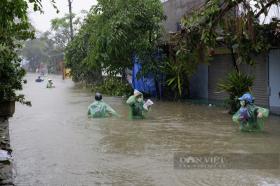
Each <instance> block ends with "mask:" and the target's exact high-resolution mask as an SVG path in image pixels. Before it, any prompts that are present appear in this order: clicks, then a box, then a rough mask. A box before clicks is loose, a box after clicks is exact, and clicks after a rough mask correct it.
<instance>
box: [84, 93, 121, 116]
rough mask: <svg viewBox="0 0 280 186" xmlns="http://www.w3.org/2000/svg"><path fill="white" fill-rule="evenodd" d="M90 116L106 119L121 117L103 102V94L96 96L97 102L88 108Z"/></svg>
mask: <svg viewBox="0 0 280 186" xmlns="http://www.w3.org/2000/svg"><path fill="white" fill-rule="evenodd" d="M88 116H89V117H93V118H105V117H109V116H119V115H118V114H117V112H116V111H115V110H114V109H112V108H111V107H110V106H109V105H108V104H106V103H105V102H104V101H103V100H102V94H100V93H99V92H97V93H96V94H95V101H94V102H93V103H92V104H90V105H89V107H88Z"/></svg>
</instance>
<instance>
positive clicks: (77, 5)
mask: <svg viewBox="0 0 280 186" xmlns="http://www.w3.org/2000/svg"><path fill="white" fill-rule="evenodd" d="M42 4H43V10H44V14H40V13H39V12H36V13H34V12H33V11H30V12H31V13H30V14H29V17H30V19H31V23H32V24H33V26H35V28H36V29H37V30H39V31H47V30H49V29H50V25H51V24H50V20H51V19H53V18H56V17H62V16H63V15H64V14H65V13H68V0H56V5H57V7H58V9H59V11H60V12H59V14H57V13H56V11H55V9H54V8H53V7H52V5H51V3H50V0H42ZM94 4H96V0H73V3H72V6H73V13H76V14H78V13H79V12H80V11H81V10H89V9H90V8H91V6H92V5H94Z"/></svg>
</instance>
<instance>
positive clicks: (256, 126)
mask: <svg viewBox="0 0 280 186" xmlns="http://www.w3.org/2000/svg"><path fill="white" fill-rule="evenodd" d="M238 99H239V101H240V105H241V107H240V109H239V110H238V111H237V112H236V113H235V114H234V115H233V117H232V120H233V121H234V122H235V123H237V124H239V126H240V127H239V128H240V130H241V131H245V132H252V131H262V130H263V128H264V120H265V119H266V118H267V117H268V115H269V110H268V109H266V108H262V107H258V106H256V105H255V104H254V100H255V99H254V97H253V96H252V95H251V94H250V93H245V94H243V96H242V97H240V98H238Z"/></svg>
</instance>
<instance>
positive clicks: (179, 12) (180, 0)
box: [163, 0, 204, 33]
mask: <svg viewBox="0 0 280 186" xmlns="http://www.w3.org/2000/svg"><path fill="white" fill-rule="evenodd" d="M202 2H204V0H169V1H166V2H164V3H163V8H164V14H165V15H166V16H167V20H166V21H165V22H164V28H165V30H166V32H167V33H168V32H175V31H177V27H178V24H180V23H181V18H182V16H183V15H184V14H185V13H186V12H188V11H190V10H191V9H193V8H194V7H197V6H199V5H201V4H202Z"/></svg>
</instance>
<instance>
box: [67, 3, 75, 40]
mask: <svg viewBox="0 0 280 186" xmlns="http://www.w3.org/2000/svg"><path fill="white" fill-rule="evenodd" d="M72 2H73V0H68V5H69V16H70V37H71V40H73V37H74V33H73V20H72V18H73V16H72V15H73V14H72Z"/></svg>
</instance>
